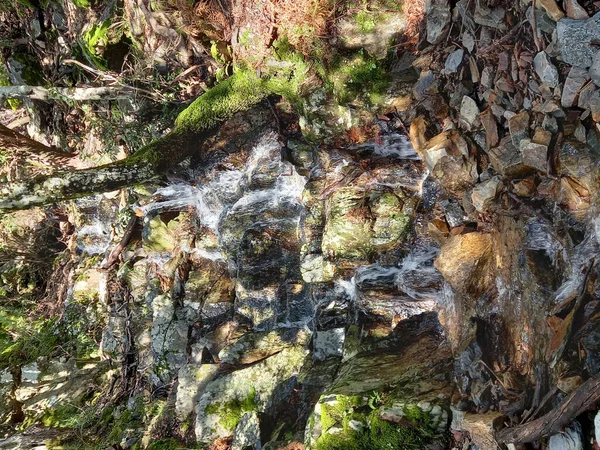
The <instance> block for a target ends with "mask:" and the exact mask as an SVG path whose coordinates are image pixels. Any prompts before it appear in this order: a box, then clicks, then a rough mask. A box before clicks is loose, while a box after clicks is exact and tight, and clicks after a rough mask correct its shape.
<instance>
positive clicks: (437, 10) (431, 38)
mask: <svg viewBox="0 0 600 450" xmlns="http://www.w3.org/2000/svg"><path fill="white" fill-rule="evenodd" d="M425 14H426V16H427V42H429V43H430V44H437V43H439V42H440V41H441V40H442V39H443V37H444V33H445V31H446V28H447V27H448V25H450V18H451V14H450V5H449V4H448V2H447V1H443V0H427V1H426V3H425Z"/></svg>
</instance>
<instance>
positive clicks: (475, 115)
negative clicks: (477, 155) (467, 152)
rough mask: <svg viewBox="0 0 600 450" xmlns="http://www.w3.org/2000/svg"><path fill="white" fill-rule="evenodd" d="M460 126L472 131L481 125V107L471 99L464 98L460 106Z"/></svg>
mask: <svg viewBox="0 0 600 450" xmlns="http://www.w3.org/2000/svg"><path fill="white" fill-rule="evenodd" d="M459 122H460V125H461V126H462V127H463V128H464V129H466V130H467V131H471V130H473V129H474V128H476V127H477V126H478V125H479V107H478V106H477V103H476V102H475V100H473V99H472V98H471V97H468V96H466V95H465V96H464V97H463V99H462V102H461V104H460V121H459Z"/></svg>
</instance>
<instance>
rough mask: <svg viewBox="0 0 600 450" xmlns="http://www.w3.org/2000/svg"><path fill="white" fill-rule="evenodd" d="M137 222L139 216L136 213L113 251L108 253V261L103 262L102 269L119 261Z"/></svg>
mask: <svg viewBox="0 0 600 450" xmlns="http://www.w3.org/2000/svg"><path fill="white" fill-rule="evenodd" d="M136 223H137V216H136V215H135V214H134V215H133V216H131V219H129V223H128V224H127V228H126V229H125V233H124V234H123V237H122V238H121V240H120V241H119V243H118V244H117V246H116V247H115V248H113V249H112V251H111V252H110V254H109V255H108V258H106V262H104V263H103V264H102V266H101V268H102V269H109V268H110V267H111V266H112V265H113V264H114V263H116V262H117V259H119V255H120V254H121V252H122V251H123V249H124V248H125V246H126V245H127V242H129V239H130V238H131V234H132V233H133V230H134V228H135V224H136Z"/></svg>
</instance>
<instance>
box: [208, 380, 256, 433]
mask: <svg viewBox="0 0 600 450" xmlns="http://www.w3.org/2000/svg"><path fill="white" fill-rule="evenodd" d="M256 408H257V404H256V391H255V390H254V388H252V389H250V392H248V395H247V396H246V397H245V398H244V399H242V400H238V399H234V400H231V401H228V402H226V403H213V404H212V405H208V406H207V407H206V409H205V412H206V413H207V414H218V415H219V423H220V424H221V426H223V428H225V429H226V430H228V431H233V430H234V429H235V427H236V426H237V424H238V423H239V421H240V420H241V418H242V416H243V415H244V413H246V412H250V411H255V410H256Z"/></svg>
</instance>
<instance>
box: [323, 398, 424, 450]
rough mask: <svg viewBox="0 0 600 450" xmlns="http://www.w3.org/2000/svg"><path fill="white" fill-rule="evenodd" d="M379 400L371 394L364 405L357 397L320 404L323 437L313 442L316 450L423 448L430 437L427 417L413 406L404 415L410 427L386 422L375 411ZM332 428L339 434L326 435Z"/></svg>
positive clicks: (377, 411) (380, 400)
mask: <svg viewBox="0 0 600 450" xmlns="http://www.w3.org/2000/svg"><path fill="white" fill-rule="evenodd" d="M382 399H383V397H382V395H381V394H380V393H378V392H373V393H372V394H371V396H370V397H369V401H368V404H367V405H364V401H363V400H362V398H361V397H345V396H341V395H338V396H337V401H336V402H335V403H323V404H321V427H322V430H323V434H322V435H321V437H319V439H318V441H317V450H389V449H404V448H406V449H410V448H423V447H424V446H425V445H426V444H427V443H428V442H429V441H430V440H431V438H432V437H433V435H434V430H433V426H432V423H431V422H432V419H431V416H430V415H429V414H428V413H425V412H423V411H421V410H420V409H419V408H417V407H416V406H415V407H414V408H412V407H411V408H406V409H405V411H404V413H405V415H404V419H406V420H407V421H409V422H411V423H412V424H414V425H397V424H394V423H391V422H387V421H385V420H383V419H382V418H381V417H380V412H379V409H378V408H377V405H379V404H380V403H381V402H382ZM334 427H335V428H339V430H337V429H336V430H335V431H334V432H330V433H328V432H327V431H328V430H330V429H332V428H334ZM332 431H333V430H332Z"/></svg>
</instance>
